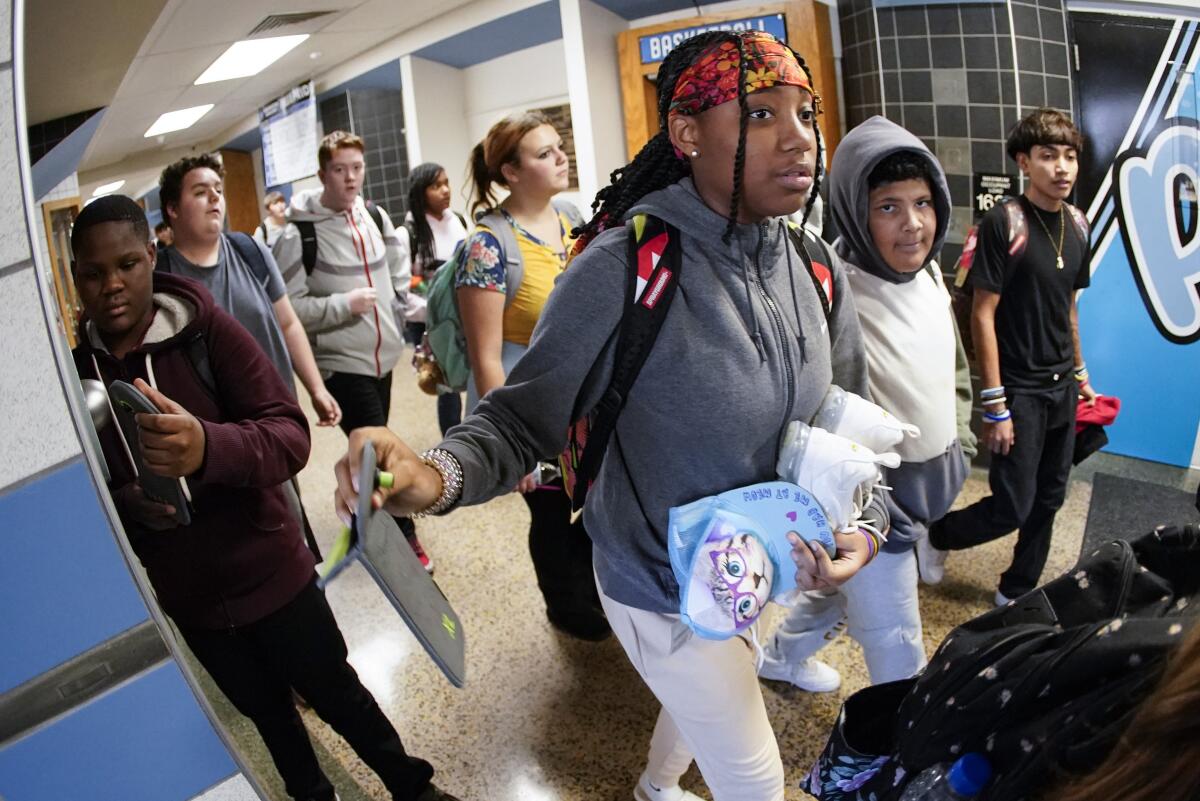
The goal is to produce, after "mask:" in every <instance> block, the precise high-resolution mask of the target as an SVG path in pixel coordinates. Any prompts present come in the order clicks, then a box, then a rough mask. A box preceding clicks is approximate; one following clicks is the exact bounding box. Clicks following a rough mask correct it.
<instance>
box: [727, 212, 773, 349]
mask: <svg viewBox="0 0 1200 801" xmlns="http://www.w3.org/2000/svg"><path fill="white" fill-rule="evenodd" d="M736 236H737V239H738V244H737V245H733V244H732V243H731V244H730V250H731V251H732V255H733V260H734V261H735V262H737V263H738V264H739V265H741V267H742V285H743V286H745V288H746V305H747V306H749V307H750V322H751V323H752V324H753V325H754V333H753V334H751V335H750V339H751V340H753V342H754V347H755V348H756V349H757V350H758V363H759V364H762V363H764V362H765V361H766V360H767V349H766V347H764V346H763V339H762V327H761V326H760V325H759V322H758V310H757V309H756V308H755V307H754V297H753V295H752V294H751V293H750V270H749V269H748V268H747V267H746V265H745V263H744V260H743V258H742V248H741V239H742V234H741V232H740V231H738V232H737V234H736Z"/></svg>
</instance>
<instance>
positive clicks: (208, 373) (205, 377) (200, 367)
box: [184, 331, 221, 406]
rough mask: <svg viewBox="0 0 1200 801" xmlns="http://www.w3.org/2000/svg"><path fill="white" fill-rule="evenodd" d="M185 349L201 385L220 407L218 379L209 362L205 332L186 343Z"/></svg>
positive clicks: (198, 332) (198, 333) (197, 333)
mask: <svg viewBox="0 0 1200 801" xmlns="http://www.w3.org/2000/svg"><path fill="white" fill-rule="evenodd" d="M184 349H185V350H186V351H187V357H188V361H189V362H191V363H192V368H193V369H194V370H195V371H196V375H197V376H198V377H199V378H200V383H201V384H203V385H204V389H205V390H207V392H208V394H209V396H210V397H212V399H213V401H215V402H216V403H217V405H218V406H220V405H221V404H220V401H221V396H220V395H218V394H217V379H216V377H215V376H214V375H213V371H212V364H211V363H210V362H209V360H208V343H207V342H206V341H205V339H204V332H203V331H197V332H196V333H195V334H193V335H192V337H191V338H190V339H188V340H187V342H185V343H184Z"/></svg>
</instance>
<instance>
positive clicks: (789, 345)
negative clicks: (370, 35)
mask: <svg viewBox="0 0 1200 801" xmlns="http://www.w3.org/2000/svg"><path fill="white" fill-rule="evenodd" d="M640 212H646V213H649V214H653V215H655V216H658V217H660V218H662V219H664V220H666V221H667V222H670V223H672V224H673V225H675V226H676V227H677V228H679V230H680V232H681V234H682V236H681V243H682V248H683V253H682V268H681V271H682V275H681V276H680V279H679V285H678V291H677V293H676V295H675V298H674V301H673V302H672V305H671V309H670V312H669V314H668V315H667V318H666V321H665V323H664V324H663V327H662V330H661V331H660V332H659V335H658V339H657V340H656V342H655V344H654V348H653V350H652V351H651V353H650V355H649V358H648V359H647V361H646V364H645V366H644V367H643V368H642V371H641V373H640V374H639V376H638V379H637V382H636V383H635V384H634V386H633V388H632V390H631V391H630V393H629V398H628V401H627V403H626V405H625V408H624V410H623V411H622V412H621V416H620V418H619V419H618V421H617V425H616V431H615V432H614V434H613V437H612V439H611V440H610V441H609V445H608V452H607V454H606V457H605V460H604V463H603V465H602V467H601V469H600V473H599V476H598V477H597V479H596V482H595V484H593V486H592V488H591V490H590V491H589V493H588V501H587V505H586V507H585V509H584V522H585V524H586V527H587V530H588V534H589V535H590V536H591V538H592V541H593V542H594V544H595V548H594V549H593V554H594V561H595V568H596V572H597V575H598V576H599V579H600V585H601V586H602V587H603V589H604V592H605V594H607V595H608V596H609V597H611V598H613V599H614V600H616V601H619V602H620V603H623V604H626V605H628V606H633V607H636V608H640V609H646V610H649V611H653V612H662V613H677V612H678V611H679V588H678V585H677V583H676V581H675V577H674V575H673V574H672V572H671V566H670V563H669V561H668V557H667V540H666V534H667V512H668V510H669V509H670V508H671V507H672V506H678V505H681V504H685V503H688V502H690V501H694V500H696V499H698V498H702V497H705V496H708V495H714V494H717V493H720V492H723V491H724V490H728V489H733V488H735V487H740V486H743V485H746V484H752V483H755V482H759V481H769V480H773V479H774V478H775V462H776V457H777V452H778V449H779V444H780V439H781V438H782V435H783V431H784V428H785V427H786V425H787V423H788V422H789V421H791V420H796V419H800V420H810V419H811V418H812V416H813V414H814V413H815V412H816V410H817V407H818V406H819V405H820V403H821V400H822V398H823V397H824V395H825V393H826V391H827V390H828V389H829V385H830V382H831V381H832V382H835V383H837V384H838V385H839V386H842V387H844V388H846V389H849V390H851V391H853V392H858V393H865V392H866V391H867V372H866V359H865V356H864V354H863V349H862V339H861V335H860V332H859V324H858V317H857V315H856V313H855V309H854V301H853V299H852V298H851V296H850V292H849V291H848V289H847V285H846V281H845V277H844V270H843V269H841V267H840V265H839V264H834V265H831V267H832V268H833V274H834V280H833V286H834V303H833V310H832V315H831V317H830V320H829V324H828V326H827V325H826V320H825V315H824V313H823V312H822V309H821V305H820V301H819V299H818V297H817V294H816V289H815V287H814V286H813V282H812V281H811V280H810V279H809V277H808V275H807V273H806V271H805V268H804V266H803V265H802V264H801V262H800V257H799V255H798V254H797V253H796V252H795V250H794V249H793V248H792V247H791V244H790V242H789V240H788V236H787V233H786V231H785V229H784V221H783V220H782V219H773V220H767V221H764V222H762V223H758V224H747V225H739V226H737V229H736V233H735V234H734V236H733V238H732V239H731V241H730V244H728V245H727V244H725V243H724V242H723V241H722V240H721V234H722V232H723V231H724V230H725V225H726V219H725V218H724V217H722V216H721V215H720V214H717V213H716V212H714V211H712V210H711V209H710V208H708V206H706V205H705V204H704V202H703V201H702V200H701V199H700V197H699V195H698V194H697V193H696V190H695V187H694V186H693V184H692V182H691V180H690V179H684V180H682V181H680V182H678V183H676V184H673V185H671V186H669V187H667V188H665V189H662V190H659V191H656V192H652V193H650V194H648V195H647V196H646V197H645V198H643V199H642V201H641V202H639V203H638V204H637V205H636V206H635V207H634V208H633V209H631V210H630V215H633V214H636V213H640ZM627 236H628V235H627V233H626V229H625V228H624V227H621V228H618V229H615V230H610V231H606V232H604V233H603V234H601V235H600V236H599V237H597V238H596V240H595V241H593V242H592V243H591V244H590V245H589V246H588V248H587V249H586V250H585V251H584V252H583V253H582V254H581V255H580V256H578V257H577V258H576V259H575V260H574V262H572V264H571V265H570V267H569V268H568V269H567V270H566V271H565V272H564V273H563V275H562V276H561V278H560V279H559V282H558V284H557V286H556V287H555V289H554V292H553V293H551V295H550V299H549V301H548V303H547V304H546V307H545V309H544V310H543V311H542V316H541V318H540V320H539V322H538V325H537V328H536V329H535V330H534V334H533V338H532V340H531V341H530V344H529V350H528V351H527V352H526V354H525V356H524V357H523V358H522V359H521V360H520V361H519V362H518V363H517V364H516V366H515V367H514V368H513V370H512V372H511V373H510V374H509V376H508V381H507V383H506V384H505V385H504V386H503V387H501V388H498V389H496V390H493V391H492V392H491V393H489V394H488V395H487V396H486V397H485V398H484V399H483V400H482V401H481V402H480V403H479V405H478V406H477V407H476V408H475V412H474V414H472V415H470V416H469V417H467V419H466V420H464V421H463V423H462V424H461V425H459V426H456V427H455V428H453V429H451V431H450V432H449V433H448V436H447V439H446V440H445V441H444V442H443V443H442V445H441V446H440V447H442V448H445V449H446V450H448V451H450V452H451V453H453V454H454V455H455V456H456V457H457V458H458V460H459V462H460V463H461V464H462V468H463V475H464V480H463V493H462V503H464V504H476V503H482V502H483V501H486V500H488V499H490V498H494V497H496V496H497V495H501V494H503V493H506V492H511V491H512V488H513V487H514V486H516V484H517V482H518V481H519V480H520V479H521V477H522V476H524V475H526V474H527V473H529V471H530V470H532V469H533V466H534V464H535V463H536V462H537V461H538V459H541V458H548V457H554V456H557V455H558V454H559V453H560V452H561V450H562V448H563V446H564V444H565V442H566V434H567V428H568V425H569V424H570V422H571V421H572V420H575V419H578V418H579V417H580V416H582V414H583V413H584V412H585V411H587V410H590V409H592V408H593V407H594V406H595V404H596V403H597V402H598V400H599V398H600V396H601V394H602V393H603V391H604V389H605V388H606V387H607V386H608V383H609V380H610V378H611V375H612V367H613V360H614V350H615V339H616V333H617V328H618V324H619V322H620V320H621V312H622V310H623V304H624V297H625V271H626V266H625V263H626V258H627V256H626V254H627Z"/></svg>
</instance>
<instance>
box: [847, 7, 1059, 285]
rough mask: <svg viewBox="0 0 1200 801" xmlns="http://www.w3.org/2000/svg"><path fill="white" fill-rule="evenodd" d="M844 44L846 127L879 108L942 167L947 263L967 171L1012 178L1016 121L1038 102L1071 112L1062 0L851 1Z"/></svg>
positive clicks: (967, 198) (962, 220) (966, 194)
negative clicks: (1008, 144) (1009, 152)
mask: <svg viewBox="0 0 1200 801" xmlns="http://www.w3.org/2000/svg"><path fill="white" fill-rule="evenodd" d="M842 42H843V48H844V52H845V54H846V55H845V58H844V74H845V76H846V78H845V90H846V104H847V108H848V110H849V112H850V115H849V116H850V124H851V125H853V124H857V123H858V122H861V121H862V120H863V119H865V118H866V117H867V116H870V115H871V114H876V113H882V114H884V115H885V116H887V117H888V119H890V120H892V121H893V122H896V123H898V124H900V125H903V126H904V127H905V128H907V129H908V130H909V131H911V132H912V133H914V134H916V135H917V136H919V137H921V138H922V139H923V140H924V141H925V142H926V144H928V145H929V147H930V149H931V150H933V151H934V153H936V154H937V156H938V159H939V160H940V161H941V162H942V166H943V167H944V168H945V170H946V174H947V179H948V182H949V184H950V193H951V196H952V198H953V201H954V222H953V224H952V225H951V230H950V234H949V237H948V239H947V242H948V247H947V251H946V252H945V253H944V254H943V262H944V263H951V264H952V263H953V260H954V258H955V257H957V251H958V247H957V246H958V245H959V244H961V242H962V240H963V237H964V235H965V234H966V231H967V229H968V228H969V227H970V225H971V223H972V211H971V209H972V206H973V198H972V197H971V194H972V175H973V173H991V174H995V173H1007V174H1011V175H1016V173H1017V170H1016V166H1015V165H1014V164H1013V163H1012V162H1011V161H1010V160H1009V159H1008V157H1007V156H1006V155H1005V152H1004V140H1005V137H1006V136H1007V132H1008V129H1009V128H1010V127H1011V126H1012V125H1013V123H1015V122H1016V121H1017V119H1019V118H1020V116H1021V115H1023V114H1025V113H1028V112H1029V111H1031V110H1032V109H1034V108H1037V107H1038V106H1041V105H1050V106H1054V107H1057V108H1060V109H1062V110H1064V111H1067V112H1070V111H1071V103H1072V98H1071V85H1070V71H1069V63H1068V60H1067V56H1068V47H1069V45H1068V42H1067V36H1066V12H1065V9H1064V6H1063V3H1062V0H1007V1H1006V2H1004V3H979V4H961V5H929V6H902V7H880V6H879V5H872V3H871V0H851V2H850V3H848V4H847V6H846V7H845V9H844V12H843V16H842ZM872 51H874V53H873V52H872ZM876 53H877V55H876ZM1014 58H1015V61H1014ZM1014 64H1015V66H1014ZM879 75H882V79H881V83H882V93H880V90H879V88H878V87H877V82H878V81H880V79H879V77H878V76H879ZM1018 76H1019V77H1018ZM873 79H874V80H873ZM856 112H857V113H856Z"/></svg>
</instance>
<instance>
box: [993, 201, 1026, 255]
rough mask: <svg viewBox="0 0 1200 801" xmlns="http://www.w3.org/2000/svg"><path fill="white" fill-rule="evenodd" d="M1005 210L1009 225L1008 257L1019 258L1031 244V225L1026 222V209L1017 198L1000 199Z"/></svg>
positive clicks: (1005, 217)
mask: <svg viewBox="0 0 1200 801" xmlns="http://www.w3.org/2000/svg"><path fill="white" fill-rule="evenodd" d="M1000 205H1001V206H1002V207H1003V208H1004V219H1005V221H1006V222H1007V223H1008V255H1009V256H1012V257H1014V258H1019V257H1020V255H1021V254H1022V253H1024V252H1025V245H1027V244H1028V243H1029V224H1028V222H1027V221H1026V220H1025V207H1024V206H1022V205H1021V201H1020V200H1019V199H1018V198H1015V197H1002V198H1000Z"/></svg>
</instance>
